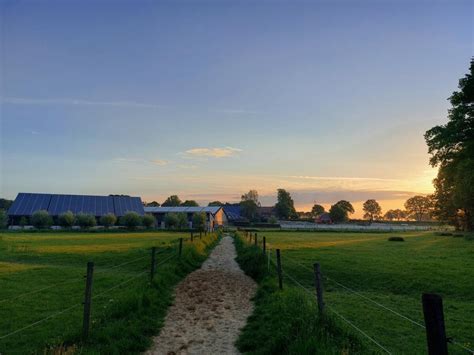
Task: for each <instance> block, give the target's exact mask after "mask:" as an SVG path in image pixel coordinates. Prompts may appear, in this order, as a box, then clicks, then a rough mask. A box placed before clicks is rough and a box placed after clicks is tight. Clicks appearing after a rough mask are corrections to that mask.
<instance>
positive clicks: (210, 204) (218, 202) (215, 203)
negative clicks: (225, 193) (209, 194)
mask: <svg viewBox="0 0 474 355" xmlns="http://www.w3.org/2000/svg"><path fill="white" fill-rule="evenodd" d="M207 205H208V206H209V207H212V206H224V204H223V203H222V202H221V201H212V202H209V203H208V204H207Z"/></svg>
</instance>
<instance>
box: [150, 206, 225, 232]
mask: <svg viewBox="0 0 474 355" xmlns="http://www.w3.org/2000/svg"><path fill="white" fill-rule="evenodd" d="M144 210H145V213H149V214H152V215H153V216H154V217H155V218H156V223H157V225H158V226H161V227H162V228H164V224H165V222H164V219H165V215H166V214H167V213H185V214H186V215H187V217H188V222H189V227H190V228H192V224H193V214H195V213H200V212H203V213H205V214H206V224H207V225H206V229H207V230H210V231H213V230H214V229H215V228H216V227H219V226H225V225H227V222H228V219H227V215H226V213H225V211H224V208H222V207H221V206H209V207H145V208H144Z"/></svg>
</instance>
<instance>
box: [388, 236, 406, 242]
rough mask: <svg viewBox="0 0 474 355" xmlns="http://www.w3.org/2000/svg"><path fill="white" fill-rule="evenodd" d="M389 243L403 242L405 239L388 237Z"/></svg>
mask: <svg viewBox="0 0 474 355" xmlns="http://www.w3.org/2000/svg"><path fill="white" fill-rule="evenodd" d="M388 241H389V242H404V241H405V239H404V238H403V237H390V238H388Z"/></svg>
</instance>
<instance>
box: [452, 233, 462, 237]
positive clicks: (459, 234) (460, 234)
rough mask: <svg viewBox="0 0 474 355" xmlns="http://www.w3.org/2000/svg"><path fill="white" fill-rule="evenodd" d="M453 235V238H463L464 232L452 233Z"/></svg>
mask: <svg viewBox="0 0 474 355" xmlns="http://www.w3.org/2000/svg"><path fill="white" fill-rule="evenodd" d="M453 237H454V238H464V234H462V233H454V234H453Z"/></svg>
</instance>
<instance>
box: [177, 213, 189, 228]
mask: <svg viewBox="0 0 474 355" xmlns="http://www.w3.org/2000/svg"><path fill="white" fill-rule="evenodd" d="M176 215H177V216H178V224H177V227H178V228H179V229H186V228H189V222H188V214H187V213H177V214H176Z"/></svg>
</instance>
